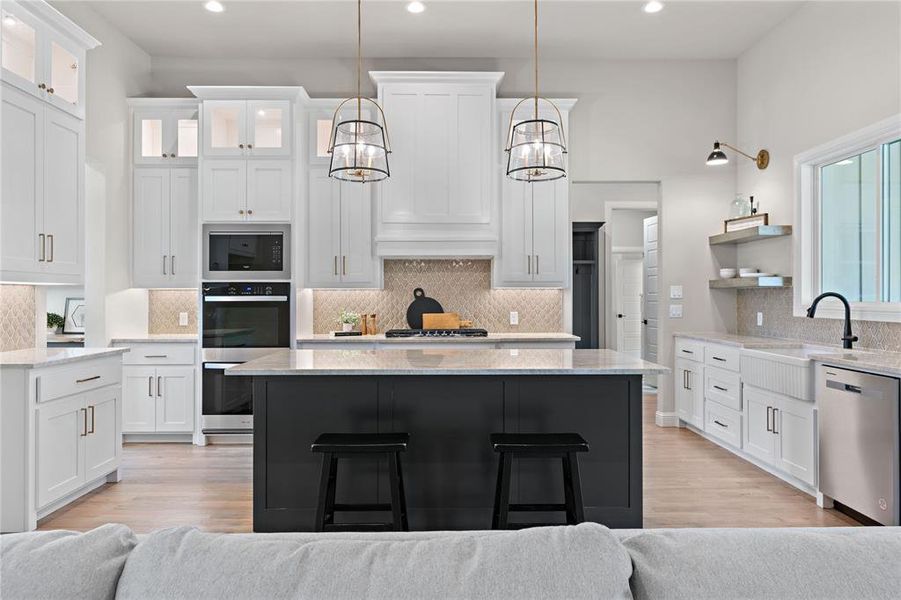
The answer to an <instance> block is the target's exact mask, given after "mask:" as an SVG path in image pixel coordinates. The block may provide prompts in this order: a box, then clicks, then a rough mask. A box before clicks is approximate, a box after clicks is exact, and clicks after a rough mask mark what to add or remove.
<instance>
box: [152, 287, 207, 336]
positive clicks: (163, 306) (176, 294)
mask: <svg viewBox="0 0 901 600" xmlns="http://www.w3.org/2000/svg"><path fill="white" fill-rule="evenodd" d="M197 293H198V292H197V290H150V296H149V298H148V306H149V312H150V315H149V319H148V323H149V325H148V333H150V334H161V333H197ZM180 312H186V313H188V326H187V327H182V326H180V325H179V324H178V313H180Z"/></svg>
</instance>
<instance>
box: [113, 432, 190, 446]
mask: <svg viewBox="0 0 901 600" xmlns="http://www.w3.org/2000/svg"><path fill="white" fill-rule="evenodd" d="M193 441H194V434H191V433H123V434H122V443H124V444H129V443H131V444H173V443H176V444H190V443H192V442H193Z"/></svg>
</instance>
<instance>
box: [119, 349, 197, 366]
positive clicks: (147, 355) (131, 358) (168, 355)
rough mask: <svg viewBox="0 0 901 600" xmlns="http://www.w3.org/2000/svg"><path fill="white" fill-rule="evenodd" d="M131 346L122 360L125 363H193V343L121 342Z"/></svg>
mask: <svg viewBox="0 0 901 600" xmlns="http://www.w3.org/2000/svg"><path fill="white" fill-rule="evenodd" d="M120 346H123V347H128V348H131V352H126V353H125V356H124V358H123V362H124V363H125V364H126V365H193V364H194V352H195V345H194V344H121V345H120Z"/></svg>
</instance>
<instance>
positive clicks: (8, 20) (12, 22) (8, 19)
mask: <svg viewBox="0 0 901 600" xmlns="http://www.w3.org/2000/svg"><path fill="white" fill-rule="evenodd" d="M17 23H18V21H16V18H15V17H14V16H12V15H3V24H4V25H6V26H7V27H15V26H16V24H17Z"/></svg>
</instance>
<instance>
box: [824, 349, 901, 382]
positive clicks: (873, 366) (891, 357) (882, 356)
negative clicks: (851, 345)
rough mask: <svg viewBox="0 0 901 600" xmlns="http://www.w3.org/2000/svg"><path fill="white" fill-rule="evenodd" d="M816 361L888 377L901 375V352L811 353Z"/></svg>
mask: <svg viewBox="0 0 901 600" xmlns="http://www.w3.org/2000/svg"><path fill="white" fill-rule="evenodd" d="M810 358H811V359H812V360H815V361H816V362H818V363H823V364H826V365H832V366H834V367H841V368H846V369H853V370H855V371H866V372H868V373H877V374H879V375H888V376H889V377H901V352H885V351H879V352H876V351H873V350H844V349H842V348H836V349H835V352H828V353H820V354H813V355H811V357H810Z"/></svg>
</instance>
